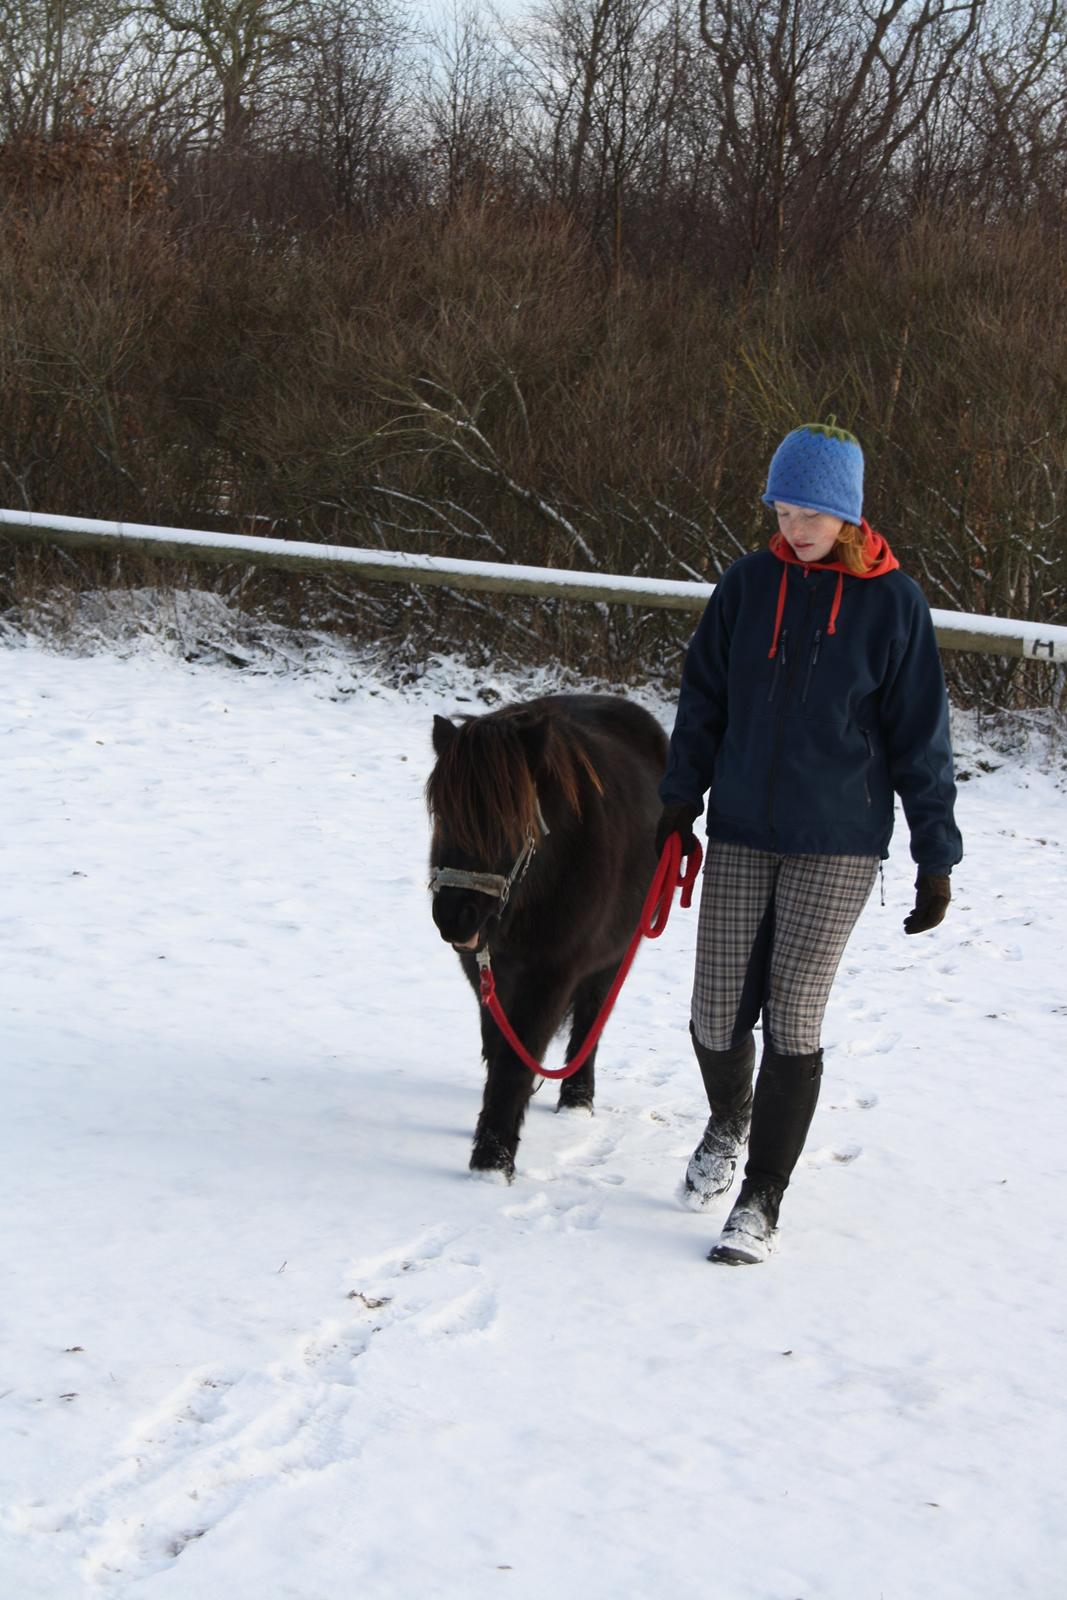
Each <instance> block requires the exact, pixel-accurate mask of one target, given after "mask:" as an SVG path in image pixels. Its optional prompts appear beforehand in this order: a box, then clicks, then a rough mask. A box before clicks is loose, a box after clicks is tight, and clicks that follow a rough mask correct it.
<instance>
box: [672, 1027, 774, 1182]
mask: <svg viewBox="0 0 1067 1600" xmlns="http://www.w3.org/2000/svg"><path fill="white" fill-rule="evenodd" d="M689 1032H690V1035H691V1036H692V1040H693V1050H694V1052H695V1053H696V1058H697V1062H698V1064H699V1066H700V1075H701V1077H702V1078H703V1080H704V1092H705V1094H706V1095H707V1097H708V1105H709V1106H710V1107H711V1116H710V1117H709V1118H708V1125H707V1127H706V1128H705V1129H704V1137H703V1138H702V1139H701V1141H700V1143H699V1144H698V1145H697V1147H696V1149H695V1150H694V1151H693V1154H692V1155H691V1156H690V1158H689V1165H688V1167H687V1168H686V1171H685V1181H684V1183H683V1185H682V1199H683V1200H684V1201H685V1202H686V1204H687V1205H692V1206H694V1207H700V1206H705V1205H707V1203H708V1201H709V1200H713V1199H714V1198H715V1196H716V1195H719V1194H725V1192H726V1190H727V1189H728V1188H729V1187H730V1185H731V1183H732V1182H733V1181H734V1169H735V1167H736V1166H737V1157H738V1153H739V1151H740V1149H741V1147H742V1146H743V1144H744V1143H745V1140H746V1139H747V1138H748V1124H749V1119H750V1117H751V1115H752V1068H753V1065H754V1063H755V1059H756V1046H755V1044H754V1043H753V1040H752V1035H751V1034H749V1035H748V1037H747V1038H746V1039H744V1040H742V1042H741V1043H740V1044H739V1045H735V1046H734V1047H733V1048H732V1049H730V1050H710V1049H709V1048H708V1047H707V1045H704V1044H701V1042H700V1040H699V1039H698V1038H697V1036H696V1034H695V1033H694V1032H693V1027H692V1024H690V1028H689Z"/></svg>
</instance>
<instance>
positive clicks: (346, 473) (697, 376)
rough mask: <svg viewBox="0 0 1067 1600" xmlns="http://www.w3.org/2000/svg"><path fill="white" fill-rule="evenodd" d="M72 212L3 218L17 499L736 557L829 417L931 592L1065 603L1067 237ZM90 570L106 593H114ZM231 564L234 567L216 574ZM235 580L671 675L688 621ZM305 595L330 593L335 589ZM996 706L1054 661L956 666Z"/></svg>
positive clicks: (256, 523) (239, 520)
mask: <svg viewBox="0 0 1067 1600" xmlns="http://www.w3.org/2000/svg"><path fill="white" fill-rule="evenodd" d="M89 223H90V218H89V215H88V214H87V211H86V202H85V198H84V196H80V197H78V199H77V200H76V201H75V200H72V199H71V198H70V197H69V196H67V197H64V196H62V195H60V196H56V197H53V199H52V200H51V201H50V202H49V204H47V205H45V206H43V207H40V208H39V209H38V211H37V213H36V214H35V215H34V217H33V218H32V223H31V224H24V225H23V226H22V227H20V228H19V229H7V228H0V315H2V326H0V501H2V502H3V503H4V504H7V505H13V506H27V507H31V508H33V509H35V510H41V511H53V512H68V513H75V514H80V515H85V516H100V517H109V518H110V517H116V516H123V517H127V518H131V519H136V520H141V521H148V522H158V523H166V524H174V525H184V526H193V527H223V528H231V529H232V528H237V529H239V530H244V531H255V532H263V531H274V532H276V533H277V534H279V535H281V536H290V537H301V538H310V539H329V540H331V541H336V540H339V541H343V542H349V543H353V544H370V545H377V546H381V547H386V548H394V549H397V548H402V549H411V550H427V551H433V552H436V553H440V554H453V555H461V556H481V557H485V558H489V559H498V560H514V561H521V562H525V563H533V564H546V565H551V566H556V567H578V568H586V567H595V568H599V569H601V570H603V571H606V572H626V573H646V572H647V573H652V574H657V575H663V576H670V577H679V576H699V577H709V578H714V577H715V576H716V575H717V574H718V572H719V571H721V569H722V567H723V565H725V564H726V563H727V562H728V561H730V560H732V559H733V558H734V557H735V556H736V555H737V554H738V553H740V552H741V551H742V550H744V549H749V548H754V547H755V546H756V545H758V544H759V543H760V542H762V540H763V539H764V538H765V537H766V534H767V518H766V514H765V512H764V510H763V508H762V507H761V506H760V504H759V492H760V489H761V487H762V482H763V474H764V472H765V468H766V462H767V459H768V457H769V454H770V452H771V450H772V449H773V446H774V444H775V442H776V441H777V439H778V438H779V437H780V435H781V434H782V433H783V432H784V431H785V430H786V429H788V428H789V427H791V426H793V425H795V424H796V423H797V422H798V421H802V420H805V419H807V418H813V417H825V416H827V415H828V414H830V413H833V414H835V415H836V416H837V417H838V419H839V420H840V421H841V422H842V423H844V424H846V425H848V426H850V427H852V428H853V429H854V430H855V431H856V432H857V433H858V434H859V436H860V437H861V439H862V440H863V442H864V444H865V447H866V450H867V457H868V472H869V477H868V484H869V488H868V497H867V504H868V509H869V513H870V515H871V517H872V520H874V521H875V522H876V523H877V524H878V525H880V526H881V527H882V529H883V531H884V532H885V533H886V534H887V536H888V537H889V538H890V540H891V542H892V543H893V544H894V546H896V547H897V548H898V550H899V552H900V554H901V556H902V558H903V559H904V562H905V565H906V566H907V567H908V569H909V570H911V571H913V572H914V573H915V574H916V576H917V577H919V578H920V580H921V581H922V582H923V585H924V588H925V589H926V592H927V594H928V597H929V599H930V601H931V603H932V604H934V605H941V606H945V607H948V608H951V609H963V610H973V611H986V612H990V613H994V614H1005V615H1013V616H1020V617H1032V618H1039V619H1041V620H1044V621H1046V622H1064V621H1067V561H1065V553H1064V551H1065V540H1064V531H1063V521H1062V517H1063V506H1064V495H1065V492H1067V426H1065V422H1067V348H1065V344H1067V333H1065V331H1064V328H1063V325H1062V322H1061V319H1060V318H1059V316H1058V305H1059V298H1060V286H1061V284H1062V281H1063V269H1064V265H1065V263H1064V260H1063V253H1064V246H1063V241H1062V239H1061V238H1060V236H1059V235H1057V234H1056V233H1054V232H1049V231H1048V230H1043V229H1041V228H1039V227H1037V226H1036V225H1035V224H1022V223H1007V222H1005V223H1001V224H998V225H997V226H991V225H986V226H984V227H981V228H979V227H977V226H976V225H975V224H974V223H972V222H968V221H966V220H965V219H961V220H959V221H958V222H957V223H955V224H954V225H952V226H951V227H950V226H948V225H947V224H946V223H945V222H944V221H943V220H942V221H941V222H939V223H937V224H936V225H935V224H933V223H931V222H926V221H924V220H922V219H918V220H916V221H915V222H914V223H913V225H912V226H911V227H910V228H909V229H907V230H906V231H904V232H902V234H901V235H900V237H899V239H898V240H897V242H896V244H895V245H894V246H893V247H892V248H887V247H884V246H883V247H882V248H880V249H878V250H876V249H875V248H874V247H873V246H871V245H869V244H864V243H863V242H862V241H857V242H855V243H853V244H852V245H851V246H849V247H848V248H846V249H844V250H842V251H840V252H839V253H838V255H837V257H836V259H835V261H834V262H833V263H830V264H824V268H823V270H822V271H821V272H820V273H819V274H818V275H817V276H815V275H812V274H810V273H808V272H805V271H802V270H801V269H800V268H799V267H797V268H796V269H794V270H786V271H784V272H782V273H780V274H779V275H778V276H777V278H776V280H775V282H774V283H773V284H768V285H766V286H761V285H760V284H759V283H756V282H753V281H750V282H749V284H748V285H747V287H744V288H742V287H741V286H738V287H737V288H736V289H735V290H731V291H727V290H722V291H715V290H713V289H712V288H710V287H709V286H708V285H707V284H706V283H704V282H702V281H701V280H700V279H699V277H697V276H694V275H691V274H686V273H682V272H680V271H678V270H674V269H672V268H669V267H667V266H665V267H664V268H663V270H662V271H660V272H659V273H652V274H648V273H646V274H644V275H642V276H641V277H637V276H629V277H626V276H624V277H623V278H622V279H621V281H620V282H619V283H618V284H617V286H611V285H609V283H608V282H607V281H606V280H605V277H604V274H603V271H602V269H601V265H600V262H599V260H598V259H597V256H596V253H595V251H594V250H593V248H592V247H591V245H590V244H589V242H588V239H587V238H586V236H585V235H584V234H583V233H582V232H581V231H580V229H579V228H578V227H577V226H576V225H575V224H574V223H573V222H572V221H571V220H569V219H568V218H567V217H566V216H565V215H564V214H563V213H562V212H561V211H560V210H558V209H557V208H554V207H552V206H544V207H541V208H540V209H536V208H530V207H527V208H525V209H521V210H519V209H516V208H514V207H512V206H509V205H508V204H506V203H503V202H483V203H477V204H476V203H473V202H460V203H458V204H456V205H453V206H451V207H450V208H448V209H447V210H444V211H442V210H437V209H433V208H431V209H429V210H426V211H422V212H419V213H417V214H411V215H408V216H405V217H397V218H394V219H392V220H390V221H389V222H387V223H383V224H382V225H381V226H379V227H378V228H376V229H375V230H373V231H366V230H363V231H358V230H353V229H345V228H339V227H335V228H332V229H329V230H322V231H319V232H314V233H304V234H297V233H293V232H292V231H280V232H277V233H275V234H273V235H268V234H265V233H263V232H258V233H249V232H247V231H236V230H233V229H227V228H222V227H217V226H209V225H207V224H204V225H201V226H199V227H197V228H192V227H190V226H189V225H188V223H187V222H181V223H179V221H178V219H177V217H176V216H175V215H174V214H173V213H169V212H167V211H165V210H161V209H159V208H156V209H154V210H151V211H149V212H146V213H135V212H133V211H130V210H127V211H125V212H121V211H118V210H116V208H114V207H101V208H98V210H97V211H95V212H93V213H92V216H91V226H90V225H89ZM94 581H95V580H94ZM225 581H226V582H227V583H230V584H232V583H233V582H234V581H235V580H234V578H233V575H232V574H230V575H228V576H227V578H226V579H225ZM243 592H244V594H245V598H246V600H255V601H256V602H257V603H262V604H265V605H266V604H269V605H271V606H273V607H275V608H281V609H283V610H285V609H286V608H287V609H288V613H289V614H290V615H291V616H292V617H293V618H295V619H297V620H299V619H301V618H309V617H310V618H311V619H312V620H314V618H315V617H316V616H318V617H319V618H320V619H325V618H330V617H332V618H334V619H335V621H336V624H337V625H339V626H351V627H354V628H358V629H361V630H362V631H363V633H364V634H371V633H374V632H375V631H377V632H378V634H379V635H380V636H382V637H386V638H388V639H389V640H391V641H392V642H393V643H394V645H395V646H396V648H398V649H399V648H400V647H401V643H402V642H403V641H407V643H406V644H405V645H404V648H408V649H410V650H411V651H412V652H413V658H417V657H418V654H419V652H420V651H422V650H425V649H428V648H431V647H434V646H437V647H441V648H447V647H461V648H468V649H473V650H480V651H482V652H483V653H484V654H485V655H486V656H487V658H488V657H491V656H492V655H493V653H494V652H496V653H497V654H499V653H501V652H504V651H506V652H508V653H509V655H510V656H511V657H513V658H516V657H519V656H521V655H523V654H524V653H525V654H526V655H528V656H532V657H543V656H546V655H551V656H554V657H558V658H559V659H561V660H562V661H564V662H571V663H575V664H581V665H582V666H583V667H584V668H586V669H593V670H597V671H601V672H603V673H604V674H606V675H612V676H615V677H618V676H622V675H626V674H630V673H637V672H653V671H660V670H663V671H666V672H668V673H672V672H674V671H675V670H676V664H677V652H678V650H679V649H680V648H681V645H682V644H683V642H684V639H685V637H686V635H687V633H688V631H689V629H690V627H691V618H686V617H677V616H673V617H672V616H669V615H667V614H664V613H648V612H645V613H642V612H639V611H630V610H624V609H611V610H609V609H607V608H593V607H579V606H576V605H568V604H555V603H542V604H539V605H536V606H533V605H529V604H527V603H520V602H514V603H509V604H508V605H506V606H501V605H499V604H497V603H495V602H494V603H493V605H492V606H486V605H485V604H484V603H483V602H480V601H478V600H477V599H475V598H473V597H470V596H467V597H464V596H460V595H442V594H432V595H428V594H425V593H423V594H415V593H408V592H402V593H399V594H396V595H387V593H386V591H379V592H378V594H377V595H376V596H375V595H372V594H371V593H370V592H369V591H368V592H364V591H351V592H349V591H348V590H344V591H342V590H341V589H339V587H338V586H337V585H332V586H331V585H318V586H315V585H310V586H309V585H308V584H292V583H287V582H284V581H282V580H280V579H278V580H268V579H265V578H256V579H254V580H249V582H248V584H247V585H246V586H245V589H244V591H243ZM316 608H317V609H316ZM953 675H954V678H955V680H956V686H957V690H958V692H959V693H960V694H961V695H964V696H968V695H969V696H970V697H972V698H975V697H977V698H980V699H983V700H985V701H988V702H990V703H1007V702H1008V701H1010V700H1012V699H1013V698H1015V697H1017V696H1018V695H1019V694H1020V693H1022V692H1023V691H1024V687H1025V688H1026V692H1028V693H1029V692H1032V690H1033V689H1034V686H1035V685H1036V686H1037V691H1038V693H1039V695H1040V696H1044V697H1045V698H1048V697H1049V696H1050V695H1053V694H1054V693H1056V692H1058V691H1057V688H1056V680H1055V678H1054V675H1052V674H1045V675H1041V674H1038V675H1036V676H1035V675H1034V674H1033V672H1032V671H1031V672H1030V675H1029V676H1028V677H1027V678H1026V679H1025V684H1024V679H1023V677H1022V675H1021V673H1020V671H1019V670H1018V669H1017V668H1013V667H1012V666H1010V665H1009V664H1005V663H999V664H994V663H990V662H984V663H983V662H976V661H974V660H973V658H968V659H967V660H962V661H961V660H958V659H957V660H956V661H954V662H953Z"/></svg>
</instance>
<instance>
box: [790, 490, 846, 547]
mask: <svg viewBox="0 0 1067 1600" xmlns="http://www.w3.org/2000/svg"><path fill="white" fill-rule="evenodd" d="M774 514H775V516H776V517H777V518H778V531H779V533H781V535H782V537H783V538H784V539H785V541H786V543H787V544H788V545H789V547H790V549H791V550H792V552H793V554H794V555H795V556H799V557H800V560H801V561H825V560H826V558H827V556H828V555H829V554H830V551H831V550H832V549H833V547H834V545H835V544H836V543H837V536H838V534H839V533H840V532H841V529H842V528H843V527H844V526H845V524H844V521H843V520H842V518H841V517H834V516H831V515H830V513H829V512H828V511H808V510H806V509H805V507H804V506H789V505H786V504H785V502H784V501H783V500H776V501H775V502H774Z"/></svg>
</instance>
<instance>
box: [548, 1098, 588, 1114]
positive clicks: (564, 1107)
mask: <svg viewBox="0 0 1067 1600" xmlns="http://www.w3.org/2000/svg"><path fill="white" fill-rule="evenodd" d="M556 1110H557V1111H586V1112H588V1114H589V1115H590V1116H592V1115H593V1097H592V1095H588V1094H569V1095H563V1094H561V1095H560V1097H559V1100H558V1101H557V1102H556Z"/></svg>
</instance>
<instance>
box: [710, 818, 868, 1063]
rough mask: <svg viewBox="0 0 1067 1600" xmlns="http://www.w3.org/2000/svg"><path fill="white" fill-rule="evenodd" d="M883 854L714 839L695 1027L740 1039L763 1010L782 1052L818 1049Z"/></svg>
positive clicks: (726, 1042) (722, 1040) (769, 1037)
mask: <svg viewBox="0 0 1067 1600" xmlns="http://www.w3.org/2000/svg"><path fill="white" fill-rule="evenodd" d="M878 864H879V862H878V857H877V856H822V855H802V856H780V855H775V854H773V853H772V852H771V851H769V850H751V849H749V848H748V846H747V845H740V844H724V843H721V842H720V841H718V840H711V841H710V842H709V844H708V854H707V860H706V862H705V866H704V883H703V888H702V890H701V897H700V922H699V927H698V930H697V953H696V978H695V982H694V985H693V1006H692V1019H693V1032H694V1033H695V1034H696V1037H697V1039H698V1040H699V1041H700V1043H701V1044H703V1045H705V1046H706V1047H707V1048H708V1049H709V1050H729V1049H731V1048H733V1046H735V1045H737V1044H740V1042H741V1041H742V1039H743V1038H744V1037H745V1035H746V1034H747V1033H749V1032H750V1031H751V1029H752V1028H753V1026H754V1025H755V1022H756V1020H757V1018H758V1017H759V1015H760V1012H762V1013H763V1031H764V1039H765V1041H766V1042H767V1043H768V1044H769V1045H770V1046H771V1048H773V1049H774V1050H776V1051H777V1052H778V1053H779V1054H781V1055H808V1054H810V1053H812V1052H814V1051H816V1050H818V1048H819V1038H820V1033H821V1029H822V1019H823V1014H824V1012H825V1011H826V1003H827V1001H828V1000H829V998H830V988H831V986H832V984H833V981H834V977H835V975H836V973H837V968H838V965H839V963H840V961H841V957H842V955H843V954H844V949H845V946H846V944H847V943H848V940H849V935H850V934H851V932H852V930H853V928H854V927H855V925H856V921H857V918H858V917H859V914H860V912H861V911H862V910H863V908H864V906H865V905H866V903H867V900H868V898H869V896H870V892H871V890H872V888H873V887H874V880H875V878H876V877H877V874H878Z"/></svg>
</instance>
